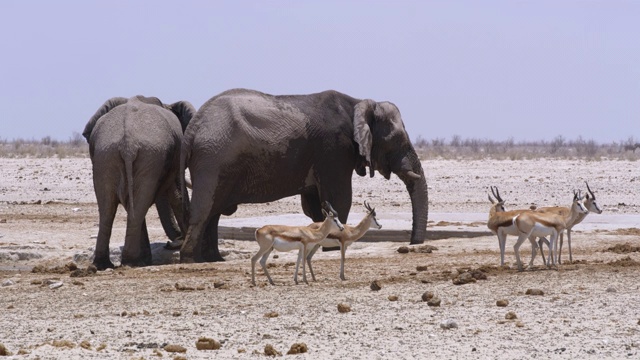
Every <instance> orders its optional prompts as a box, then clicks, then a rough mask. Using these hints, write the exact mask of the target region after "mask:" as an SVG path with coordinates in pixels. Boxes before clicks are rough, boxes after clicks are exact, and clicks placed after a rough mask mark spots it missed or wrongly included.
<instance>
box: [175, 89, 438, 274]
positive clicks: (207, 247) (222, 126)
mask: <svg viewBox="0 0 640 360" xmlns="http://www.w3.org/2000/svg"><path fill="white" fill-rule="evenodd" d="M367 166H368V167H369V172H370V175H371V176H372V177H373V175H374V172H375V171H378V172H379V173H380V174H382V175H383V176H384V177H385V178H386V179H389V178H390V176H391V173H394V174H396V175H397V176H398V177H399V178H400V179H401V180H402V181H403V182H404V184H405V186H406V188H407V191H408V192H409V196H410V197H411V206H412V213H413V228H412V233H411V243H412V244H418V243H421V242H423V241H424V237H425V232H426V225H427V216H428V196H427V184H426V180H425V175H424V172H423V170H422V166H421V164H420V161H419V159H418V156H417V154H416V152H415V150H414V148H413V145H412V144H411V141H410V139H409V136H408V134H407V132H406V131H405V128H404V124H403V122H402V118H401V116H400V111H399V110H398V108H397V107H396V106H395V105H394V104H392V103H390V102H375V101H373V100H359V99H354V98H352V97H350V96H348V95H345V94H341V93H339V92H336V91H325V92H321V93H317V94H311V95H294V96H272V95H267V94H263V93H260V92H257V91H252V90H245V89H234V90H229V91H226V92H223V93H221V94H219V95H217V96H215V97H213V98H212V99H210V100H209V101H207V102H206V103H205V104H204V105H203V106H202V107H201V108H200V109H199V110H198V112H197V113H196V115H195V116H194V118H193V120H192V121H191V123H190V124H189V126H188V127H187V129H186V131H185V135H184V139H183V143H182V153H181V161H180V170H181V173H182V175H183V176H184V172H185V169H186V168H187V167H188V168H189V171H190V174H191V181H192V183H193V194H192V202H191V206H190V211H189V228H188V231H187V235H186V236H185V241H184V243H183V245H182V248H181V251H180V259H181V261H182V262H208V261H222V260H223V259H222V257H221V256H220V253H219V251H218V221H219V219H220V215H231V214H233V213H234V212H235V211H236V210H237V207H238V204H244V203H264V202H270V201H274V200H277V199H281V198H284V197H287V196H292V195H296V194H300V197H301V203H302V209H303V211H304V213H305V215H307V216H309V217H310V218H311V219H313V221H315V222H320V221H322V220H323V217H322V212H321V206H320V204H321V203H322V202H323V201H329V202H330V203H331V204H332V205H333V206H334V208H335V209H336V210H337V212H338V214H339V218H340V221H342V222H346V221H347V218H348V216H349V210H350V208H351V202H352V188H351V177H352V174H353V171H354V170H355V171H356V173H358V174H359V175H360V176H364V175H365V174H366V167H367ZM183 193H186V189H184V188H183Z"/></svg>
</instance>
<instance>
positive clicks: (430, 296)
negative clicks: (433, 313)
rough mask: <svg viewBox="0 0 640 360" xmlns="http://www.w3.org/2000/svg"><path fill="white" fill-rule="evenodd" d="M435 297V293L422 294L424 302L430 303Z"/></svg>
mask: <svg viewBox="0 0 640 360" xmlns="http://www.w3.org/2000/svg"><path fill="white" fill-rule="evenodd" d="M433 296H434V294H433V291H425V292H424V294H422V301H429V300H431V298H433Z"/></svg>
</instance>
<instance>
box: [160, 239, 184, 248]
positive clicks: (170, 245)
mask: <svg viewBox="0 0 640 360" xmlns="http://www.w3.org/2000/svg"><path fill="white" fill-rule="evenodd" d="M183 240H184V239H176V240H174V241H167V243H166V244H165V245H164V248H165V249H167V250H178V249H180V248H181V247H182V242H183Z"/></svg>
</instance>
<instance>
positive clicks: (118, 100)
mask: <svg viewBox="0 0 640 360" xmlns="http://www.w3.org/2000/svg"><path fill="white" fill-rule="evenodd" d="M126 102H127V99H126V98H123V97H114V98H111V99H109V100H107V101H105V103H104V104H102V106H101V107H100V108H99V109H98V111H96V113H95V114H93V116H92V117H91V119H89V122H88V123H87V125H86V126H85V127H84V131H83V132H82V136H84V138H85V139H87V142H89V138H90V137H91V132H92V131H93V128H94V127H95V126H96V123H97V122H98V119H100V118H101V117H102V116H103V115H104V114H106V113H108V112H109V111H111V109H113V108H115V107H116V106H118V105H122V104H124V103H126Z"/></svg>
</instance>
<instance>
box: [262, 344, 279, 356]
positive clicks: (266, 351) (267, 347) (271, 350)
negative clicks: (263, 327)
mask: <svg viewBox="0 0 640 360" xmlns="http://www.w3.org/2000/svg"><path fill="white" fill-rule="evenodd" d="M264 354H265V355H267V356H280V355H282V353H281V352H279V351H278V350H276V349H275V348H274V347H273V345H271V344H267V345H265V347H264Z"/></svg>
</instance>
